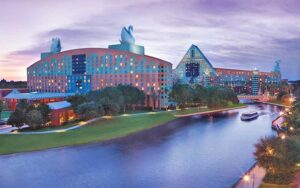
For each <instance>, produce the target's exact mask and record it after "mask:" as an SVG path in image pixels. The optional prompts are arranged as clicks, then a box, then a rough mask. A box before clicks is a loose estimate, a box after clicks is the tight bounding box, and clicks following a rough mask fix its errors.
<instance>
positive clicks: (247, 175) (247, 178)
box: [243, 173, 254, 188]
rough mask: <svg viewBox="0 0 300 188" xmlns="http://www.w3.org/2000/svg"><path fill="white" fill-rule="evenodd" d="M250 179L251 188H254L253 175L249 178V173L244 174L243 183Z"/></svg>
mask: <svg viewBox="0 0 300 188" xmlns="http://www.w3.org/2000/svg"><path fill="white" fill-rule="evenodd" d="M251 179H252V188H254V173H252V176H250V173H249V174H248V173H246V174H245V175H244V177H243V181H244V182H246V183H248V182H250V180H251Z"/></svg>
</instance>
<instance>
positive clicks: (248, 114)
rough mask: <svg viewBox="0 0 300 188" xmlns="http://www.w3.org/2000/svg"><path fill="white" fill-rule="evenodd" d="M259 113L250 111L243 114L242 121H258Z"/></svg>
mask: <svg viewBox="0 0 300 188" xmlns="http://www.w3.org/2000/svg"><path fill="white" fill-rule="evenodd" d="M258 116H259V115H258V113H257V112H255V111H249V112H244V113H242V116H241V120H242V121H250V120H253V119H256V118H257V117H258Z"/></svg>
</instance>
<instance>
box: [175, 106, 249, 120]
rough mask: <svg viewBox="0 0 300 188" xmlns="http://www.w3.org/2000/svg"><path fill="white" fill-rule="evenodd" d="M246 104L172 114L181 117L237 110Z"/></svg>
mask: <svg viewBox="0 0 300 188" xmlns="http://www.w3.org/2000/svg"><path fill="white" fill-rule="evenodd" d="M246 107H247V105H245V106H238V107H232V108H223V109H218V110H210V111H205V112H195V113H190V114H182V115H180V114H179V115H174V116H175V117H176V118H181V117H189V116H194V115H206V114H214V113H219V112H226V111H230V110H237V109H241V108H246Z"/></svg>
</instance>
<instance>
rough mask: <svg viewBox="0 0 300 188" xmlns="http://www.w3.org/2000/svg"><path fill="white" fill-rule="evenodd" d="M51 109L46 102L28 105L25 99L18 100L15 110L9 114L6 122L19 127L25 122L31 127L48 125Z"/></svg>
mask: <svg viewBox="0 0 300 188" xmlns="http://www.w3.org/2000/svg"><path fill="white" fill-rule="evenodd" d="M50 112H51V110H50V108H49V106H48V105H47V104H43V103H41V104H33V105H29V104H28V103H27V101H26V100H23V99H22V100H20V101H19V103H18V104H17V107H16V110H15V111H14V112H13V113H12V114H11V115H10V117H9V119H8V121H7V123H8V124H9V125H12V126H14V127H17V128H20V127H22V126H23V125H24V124H27V125H28V126H29V127H30V128H32V129H37V128H40V127H42V126H46V125H48V124H49V123H50V122H49V121H50V117H49V114H50Z"/></svg>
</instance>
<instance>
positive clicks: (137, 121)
mask: <svg viewBox="0 0 300 188" xmlns="http://www.w3.org/2000/svg"><path fill="white" fill-rule="evenodd" d="M173 119H175V117H174V116H173V114H172V113H170V112H165V113H152V114H143V115H139V116H128V117H126V116H125V117H124V116H121V117H115V118H112V119H106V120H105V119H101V120H99V121H96V122H93V123H91V124H90V125H89V126H84V127H82V128H80V129H75V130H71V131H67V132H61V133H53V134H41V135H25V134H23V135H22V134H12V135H0V154H9V153H17V152H24V151H33V150H41V149H47V148H53V147H60V146H66V145H77V144H84V143H90V142H98V141H104V140H110V139H113V138H118V137H122V136H126V135H128V134H131V133H135V132H138V131H141V130H145V129H149V128H152V127H155V126H158V125H160V124H163V123H165V122H168V121H170V120H173Z"/></svg>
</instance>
